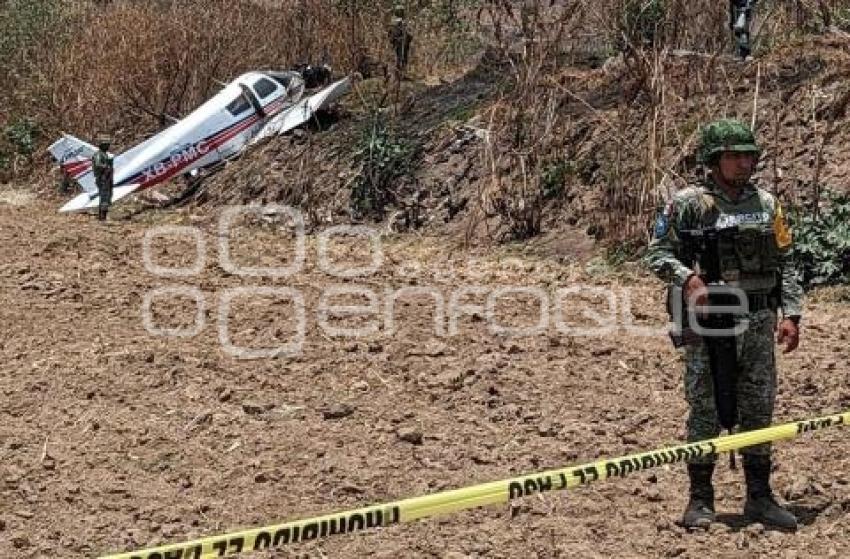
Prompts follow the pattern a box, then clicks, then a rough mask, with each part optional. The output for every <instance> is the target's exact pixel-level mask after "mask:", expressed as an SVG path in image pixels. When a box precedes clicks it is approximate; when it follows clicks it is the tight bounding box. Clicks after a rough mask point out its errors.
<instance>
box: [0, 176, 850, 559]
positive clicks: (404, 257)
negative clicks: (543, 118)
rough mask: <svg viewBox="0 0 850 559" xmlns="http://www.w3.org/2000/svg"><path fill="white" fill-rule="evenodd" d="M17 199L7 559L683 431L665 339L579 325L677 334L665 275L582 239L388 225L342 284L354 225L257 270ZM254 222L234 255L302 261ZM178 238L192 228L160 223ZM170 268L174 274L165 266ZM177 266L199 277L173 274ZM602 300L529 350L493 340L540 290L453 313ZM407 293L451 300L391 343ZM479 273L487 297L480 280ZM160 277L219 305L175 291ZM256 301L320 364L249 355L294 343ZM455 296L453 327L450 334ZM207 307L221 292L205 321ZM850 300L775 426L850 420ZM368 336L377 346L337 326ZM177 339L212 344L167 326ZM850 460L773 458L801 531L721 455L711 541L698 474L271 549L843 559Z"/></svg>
mask: <svg viewBox="0 0 850 559" xmlns="http://www.w3.org/2000/svg"><path fill="white" fill-rule="evenodd" d="M0 199H1V200H2V202H0V302H2V305H0V316H2V325H3V336H2V342H0V352H1V355H2V357H0V395H2V404H1V405H0V556H2V557H10V558H11V557H16V558H17V557H20V558H30V557H32V558H34V557H63V558H77V557H93V556H97V555H100V554H103V553H106V552H117V551H124V550H130V549H136V548H140V547H146V546H150V545H154V544H158V543H168V542H179V541H183V540H186V539H189V538H193V537H197V536H202V535H214V534H219V533H223V532H226V531H230V530H234V529H237V528H242V527H250V526H260V525H265V524H271V523H273V522H280V521H286V520H294V519H297V518H300V517H306V516H311V515H315V514H317V513H329V512H334V511H339V510H345V509H348V508H352V507H355V506H358V505H363V504H367V503H377V502H384V501H388V500H394V499H398V498H404V497H408V496H415V495H421V494H425V493H428V492H434V491H438V490H443V489H449V488H455V487H462V486H465V485H470V484H474V483H478V482H484V481H490V480H497V479H503V478H505V477H509V476H511V475H513V474H519V473H532V472H536V471H540V470H543V469H546V468H553V467H561V466H565V465H569V464H578V463H582V462H585V461H592V460H594V459H596V458H598V457H614V456H618V455H622V454H624V453H630V452H635V451H640V450H649V449H653V448H657V447H660V446H664V445H667V444H670V443H673V442H677V441H680V440H682V439H683V436H684V428H683V420H684V416H685V402H684V398H683V387H682V380H681V368H682V366H681V363H680V358H679V357H678V356H677V354H676V353H675V352H674V350H673V349H672V348H671V347H670V346H669V344H668V342H667V340H666V338H665V337H664V336H663V334H660V333H657V332H656V333H655V334H653V335H638V334H636V333H635V332H633V331H626V328H625V327H624V326H623V320H622V318H621V319H619V320H618V325H619V326H617V327H615V328H614V329H613V330H612V331H608V332H604V333H598V334H596V335H592V336H577V335H575V334H576V332H575V331H574V330H565V329H564V328H563V326H564V325H565V324H567V325H571V326H573V327H575V326H577V325H580V324H584V325H585V326H591V325H593V322H592V321H591V320H590V319H589V318H588V316H587V315H585V314H583V313H584V311H586V310H587V311H593V312H596V313H598V314H599V315H601V316H603V317H604V316H606V315H610V313H611V311H610V310H606V309H607V307H608V303H606V302H605V299H604V297H605V296H604V295H602V293H612V294H613V296H614V303H615V305H614V307H615V311H616V313H617V314H618V315H620V316H623V315H628V316H631V317H632V321H633V324H635V325H643V326H655V327H656V328H658V327H661V326H662V325H663V321H664V315H663V313H662V304H661V301H662V286H661V285H660V284H659V283H658V282H656V281H655V280H653V279H650V278H648V277H647V276H646V275H645V274H644V273H643V272H642V271H641V270H640V269H639V268H637V267H628V266H626V267H624V268H617V269H613V268H611V267H609V266H608V265H606V263H605V261H604V260H602V259H593V258H590V259H586V258H585V259H582V260H581V261H579V260H577V259H576V258H575V257H574V254H571V253H569V252H566V251H565V250H562V251H561V252H554V251H550V252H551V253H550V254H540V253H537V254H531V253H529V252H528V251H524V250H523V249H522V247H521V246H503V247H500V248H489V249H488V248H482V247H473V248H463V247H460V246H457V245H455V244H454V243H453V242H450V241H448V240H446V239H444V238H440V237H430V238H429V237H414V236H406V237H401V236H395V235H387V236H383V237H381V238H380V244H381V246H382V253H383V258H382V261H381V262H380V263H379V264H380V265H378V266H375V270H374V271H372V272H371V273H367V274H365V275H363V276H362V277H354V278H340V277H336V276H335V275H333V274H331V273H328V272H332V271H333V270H332V268H334V267H345V268H352V267H358V266H359V267H364V266H368V265H369V262H370V260H369V256H368V247H369V245H368V243H367V242H366V240H365V239H364V238H356V237H350V238H342V237H334V238H332V239H331V242H329V244H328V246H327V247H326V250H324V251H323V250H321V247H320V246H319V242H318V239H317V238H316V237H315V236H310V237H308V238H307V239H306V242H305V259H304V262H303V266H301V267H302V270H301V271H299V272H298V273H296V274H294V275H292V276H291V277H289V278H268V277H250V276H247V277H246V276H240V275H238V274H237V273H236V272H235V271H234V270H233V269H231V270H230V271H228V270H227V269H226V268H227V262H226V261H222V252H221V250H220V249H219V248H217V244H218V241H219V240H220V239H221V238H222V236H221V234H220V229H219V227H220V222H219V220H220V216H219V215H218V213H217V212H208V213H198V214H193V213H190V212H191V211H195V210H191V211H190V210H180V211H171V212H153V211H150V212H143V213H140V214H137V215H135V216H133V217H132V219H126V220H125V219H122V216H124V215H127V211H126V210H125V209H123V208H119V209H116V210H115V211H114V212H113V213H114V214H115V215H114V217H112V218H111V221H110V222H108V223H107V224H106V225H101V224H99V223H98V222H97V221H95V220H94V219H93V217H92V216H90V215H74V216H67V215H59V214H57V213H56V212H55V208H56V206H57V204H56V200H48V201H45V200H36V199H34V198H33V197H32V196H27V195H25V194H23V193H21V192H20V191H15V190H6V191H4V192H3V195H2V197H0ZM236 223H237V225H236V226H235V227H234V229H233V231H232V233H231V234H230V236H229V243H230V244H229V255H230V260H231V262H232V263H234V264H235V265H238V266H243V267H244V266H288V265H293V266H296V265H297V264H298V261H297V260H296V259H295V258H294V257H292V256H291V255H292V254H293V246H294V239H293V236H292V235H291V234H290V233H289V231H290V229H289V228H287V227H283V226H280V216H277V215H269V216H265V218H264V219H262V220H260V222H259V223H254V224H246V223H243V221H242V220H237V221H236ZM167 225H170V226H174V225H176V226H183V227H191V228H192V229H182V230H170V231H168V230H164V229H161V228H158V227H160V226H167ZM146 235H147V239H148V243H147V244H148V246H149V247H150V251H149V258H148V262H147V264H146V261H145V257H144V254H145V251H144V247H145V246H146V242H145V239H146ZM194 235H197V237H195V236H194ZM197 239H202V241H203V243H204V245H205V246H204V248H205V259H204V260H203V261H202V262H198V260H197V254H196V249H197V246H196V245H197ZM322 255H324V256H325V257H326V261H324V262H322V260H321V259H320V256H322ZM194 264H200V265H199V266H198V268H199V269H198V270H197V273H194V274H193V273H192V272H193V270H191V269H190V268H192V267H193V265H194ZM155 266H159V267H160V268H163V269H161V270H158V273H152V272H157V270H156V269H155ZM176 267H178V268H179V267H182V268H185V269H188V270H187V274H188V275H183V276H176V277H175V276H169V275H167V274H168V273H170V272H169V270H172V272H173V269H174V268H176ZM579 285H581V286H585V289H584V290H583V291H582V293H583V295H577V294H572V295H571V296H570V297H569V298H568V299H567V300H566V301H565V302H564V304H561V305H556V304H555V299H554V298H551V297H550V299H549V303H550V305H549V306H550V307H551V313H550V316H549V319H548V320H547V321H546V322H545V323H543V325H544V326H547V327H546V328H541V329H539V330H538V331H537V332H536V333H532V334H529V335H525V336H509V335H506V334H500V333H499V332H493V331H492V329H493V327H494V325H499V324H501V325H502V326H507V325H514V326H519V325H525V326H531V325H534V324H535V323H537V322H538V319H539V308H538V307H539V302H536V301H535V299H533V298H532V297H529V296H527V295H526V296H517V295H516V294H514V295H513V296H511V295H509V294H504V296H503V297H501V298H499V299H498V301H497V302H498V304H497V305H495V307H494V309H492V310H493V311H494V312H495V316H496V319H495V320H494V319H492V318H489V317H486V316H482V313H481V311H477V313H475V314H477V316H473V315H470V314H466V313H462V314H461V315H460V316H459V317H458V319H457V320H456V321H455V322H454V323H452V321H451V316H452V309H455V310H457V309H459V308H460V307H461V306H462V305H463V304H470V305H471V304H474V303H479V304H483V303H484V301H485V300H486V299H487V297H488V295H492V294H493V293H498V292H497V291H496V290H498V289H499V288H502V287H510V286H523V287H531V288H539V289H540V290H543V293H545V294H549V295H551V294H552V293H554V292H555V290H556V289H558V288H562V287H570V286H579ZM405 286H408V287H409V286H417V287H420V288H428V289H430V290H431V291H430V293H431V295H421V293H420V295H419V296H412V295H411V296H409V297H400V298H399V299H398V301H397V304H396V306H395V309H394V312H393V318H394V321H393V324H392V325H391V326H392V328H389V327H388V326H389V325H388V324H387V323H385V321H384V319H383V318H380V317H383V313H384V311H385V309H386V306H387V302H388V301H389V300H391V299H392V297H391V295H390V294H388V292H387V290H389V291H390V293H392V292H393V291H394V290H398V289H401V288H403V287H405ZM470 286H478V287H479V288H480V289H479V290H478V291H476V292H464V291H463V290H464V289H465V288H469V287H470ZM587 286H594V287H596V288H599V289H598V290H597V291H595V292H594V291H591V290H589V289H587ZM163 287H183V288H192V289H196V290H197V291H194V292H190V297H187V296H186V295H185V294H184V295H183V296H182V297H173V296H169V295H168V294H167V293H165V292H163V291H162V290H160V291H152V290H155V289H158V288H163ZM248 287H252V288H254V287H267V288H268V287H276V288H284V287H286V288H289V289H290V291H289V294H290V295H295V296H296V297H298V296H300V297H302V298H303V302H304V305H303V309H304V329H303V343H301V344H300V347H299V348H297V351H295V350H294V351H292V352H291V354H287V353H286V352H284V353H281V354H279V355H278V356H277V357H276V358H256V359H239V358H237V357H235V356H233V355H232V353H233V352H234V351H235V350H236V348H237V346H238V347H242V348H248V349H251V348H253V349H258V348H263V347H270V346H276V345H280V344H284V343H287V342H288V341H292V340H298V339H299V331H298V324H297V320H296V318H297V314H298V313H297V309H296V307H295V305H294V304H293V303H292V301H291V300H290V301H286V300H284V299H282V298H281V297H280V296H279V294H278V296H277V297H275V296H269V295H268V294H266V295H263V294H262V293H256V292H255V293H254V294H253V295H250V294H247V295H246V294H245V293H244V292H243V293H241V294H240V293H237V292H234V291H232V289H234V288H248ZM332 288H335V289H337V290H338V291H339V290H342V289H346V288H347V289H349V291H351V292H354V293H357V292H356V291H354V290H356V289H360V290H361V293H362V290H363V289H367V288H368V289H371V290H373V292H374V293H375V296H374V297H375V300H374V301H373V302H372V303H374V304H375V305H376V308H379V309H380V312H379V313H378V314H376V315H371V316H365V317H364V316H361V317H356V316H355V317H351V316H349V317H342V318H340V317H339V316H335V315H334V314H333V313H331V314H330V315H329V316H327V317H325V318H326V320H324V319H323V315H322V312H323V311H322V309H323V301H324V306H325V307H327V306H328V304H330V305H332V306H333V305H339V304H340V303H342V302H348V303H350V304H359V305H364V304H365V303H366V302H368V300H367V299H365V298H364V297H363V295H362V294H361V295H360V296H359V297H358V296H352V295H351V294H349V295H348V296H345V295H339V294H338V293H337V294H336V295H334V294H333V292H332V291H331V289H332ZM603 288H604V290H606V291H603V290H602V289H603ZM434 294H437V295H434ZM440 295H441V296H442V297H443V298H444V301H445V306H446V313H445V316H443V317H439V315H438V316H437V320H436V322H435V319H434V312H433V309H434V303H433V300H434V298H435V297H436V298H439V297H440ZM191 297H197V298H199V299H202V300H203V301H204V304H205V308H203V309H202V312H201V313H200V315H198V316H196V307H197V305H196V302H194V301H193V300H192V298H191ZM228 300H230V308H229V312H228V313H227V316H228V318H226V319H225V320H221V319H220V318H219V315H220V312H221V309H222V304H223V303H226V302H227V301H228ZM627 300H630V303H631V308H630V309H627V308H625V306H624V303H625V302H626V301H627ZM848 300H850V297H847V293H846V292H841V291H831V292H821V293H818V294H816V295H815V296H812V297H810V298H809V300H808V302H807V306H806V318H805V322H804V328H803V330H802V336H803V337H802V344H801V347H800V349H799V350H798V351H797V352H795V353H793V354H791V355H789V356H782V357H780V358H779V363H780V364H779V366H780V369H781V371H780V373H781V381H780V391H779V398H778V400H779V403H778V407H777V413H776V419H777V421H786V420H792V419H802V418H807V417H811V416H817V415H822V414H828V413H832V412H837V411H840V410H844V409H847V408H850V377H848V344H847V336H848V327H850V306H848ZM146 301H147V302H148V303H150V304H149V305H147V307H146ZM145 308H149V309H150V313H145V312H144V309H145ZM556 308H560V309H561V311H560V314H558V312H557V310H556ZM146 316H147V323H146V318H145V317H146ZM376 316H377V317H379V318H380V320H376V319H375V317H376ZM556 320H560V321H561V326H562V327H561V328H560V331H559V328H558V327H557V323H556ZM452 326H455V328H454V329H453V328H452ZM354 327H359V328H360V329H362V330H366V331H367V335H366V336H364V337H360V338H353V337H351V336H350V335H347V334H346V333H345V332H342V331H334V330H333V328H337V329H340V328H354ZM370 327H371V330H372V331H371V333H369V332H368V330H369V329H370ZM168 328H178V329H182V330H183V331H184V333H187V334H189V335H186V336H184V337H175V336H165V335H162V332H160V333H159V335H156V332H155V331H154V330H156V329H159V330H163V329H168ZM193 329H194V330H195V331H197V333H193V332H189V330H193ZM441 329H445V331H443V330H441ZM152 332H153V333H152ZM222 338H225V341H229V342H230V344H231V347H230V348H229V349H228V348H227V347H225V346H224V345H223V344H222V343H221V342H222ZM848 451H850V442H848V433H847V432H846V431H843V430H841V429H832V430H824V431H820V432H817V433H813V434H810V435H806V436H803V437H801V438H800V439H797V440H795V441H792V442H784V443H780V444H778V445H777V464H778V465H777V469H776V472H775V475H774V481H775V486H776V488H777V490H778V493H779V495H780V496H781V497H782V498H783V499H786V500H788V501H790V503H791V505H792V507H793V508H794V510H795V511H796V512H797V513H798V514H799V515H800V517H801V519H802V527H801V529H800V530H799V532H798V533H796V534H785V533H778V532H772V531H765V530H764V528H763V527H761V526H760V525H749V526H748V525H746V523H745V522H744V521H743V519H742V517H741V516H740V511H741V508H742V505H743V501H742V480H741V478H742V474H741V472H740V471H737V472H733V471H730V470H729V468H728V466H727V465H726V461H722V466H721V467H720V468H719V473H718V475H717V482H718V492H719V502H718V508H719V512H720V513H721V522H718V523H717V524H715V525H714V526H713V527H712V528H711V530H710V531H709V532H707V533H694V534H691V533H687V532H686V531H684V530H682V529H681V528H679V527H678V526H677V525H676V523H675V522H676V521H677V520H678V518H679V516H680V514H681V511H682V509H683V507H684V505H685V494H684V491H685V486H686V478H685V474H684V468H683V467H682V466H681V465H676V466H670V467H665V468H661V469H657V470H653V471H646V472H641V473H638V474H635V475H633V476H631V477H628V478H625V479H619V480H612V481H609V482H604V483H600V484H596V485H593V486H589V487H585V488H581V489H579V490H576V491H573V492H559V493H547V494H545V495H544V496H535V497H532V498H528V499H526V500H523V501H519V502H517V503H515V504H514V505H513V506H512V507H509V506H508V505H505V506H493V507H489V508H485V509H478V510H474V511H470V512H464V513H459V514H454V515H450V516H446V517H441V518H437V519H430V520H424V521H419V522H415V523H411V524H404V525H399V526H393V527H390V528H385V529H381V530H377V531H372V532H366V533H360V534H354V535H348V536H341V537H336V538H331V539H326V540H323V541H321V542H315V543H312V544H305V545H300V546H296V547H294V548H292V550H291V551H285V552H284V551H280V552H277V553H276V554H274V555H271V554H265V555H262V554H256V555H255V556H256V557H271V556H274V557H295V556H302V555H306V556H309V557H362V556H373V557H440V558H453V559H459V558H462V557H540V558H550V557H612V556H615V557H650V556H661V557H705V556H713V557H761V556H764V557H768V556H769V557H783V558H792V557H846V556H847V555H848V553H849V552H850V537H848V528H847V526H848V514H850V485H848V484H850V476H848V468H850V452H848Z"/></svg>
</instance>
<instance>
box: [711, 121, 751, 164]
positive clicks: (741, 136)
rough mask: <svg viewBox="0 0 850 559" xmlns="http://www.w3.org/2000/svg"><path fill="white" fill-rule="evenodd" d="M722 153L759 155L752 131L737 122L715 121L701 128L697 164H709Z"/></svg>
mask: <svg viewBox="0 0 850 559" xmlns="http://www.w3.org/2000/svg"><path fill="white" fill-rule="evenodd" d="M724 151H734V152H739V153H752V154H754V155H755V156H756V157H758V155H759V153H761V150H760V149H759V147H758V145H757V144H756V138H755V135H753V132H752V130H750V128H749V127H748V126H747V125H746V124H744V123H743V122H741V121H739V120H733V119H722V120H715V121H714V122H710V123H708V124H706V125H705V126H703V128H702V130H701V132H700V142H699V151H698V153H697V158H698V160H699V162H700V163H705V164H711V163H713V162H714V161H715V159H716V158H717V157H719V156H720V154H721V153H723V152H724Z"/></svg>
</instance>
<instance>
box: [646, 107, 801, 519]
mask: <svg viewBox="0 0 850 559" xmlns="http://www.w3.org/2000/svg"><path fill="white" fill-rule="evenodd" d="M759 153H760V150H759V148H758V146H757V145H756V143H755V137H754V136H753V133H752V132H751V131H750V129H749V128H748V127H747V126H746V125H745V124H743V123H741V122H738V121H735V120H719V121H716V122H712V123H711V124H708V125H707V126H705V127H704V128H703V129H702V132H701V141H700V148H699V154H698V155H699V158H700V160H701V162H702V163H703V164H704V165H706V166H707V167H708V168H709V169H710V173H709V175H708V177H707V179H706V180H704V181H703V182H701V183H699V184H693V185H691V186H689V187H688V188H685V189H683V190H680V191H679V192H677V193H676V194H675V196H673V198H672V200H670V202H669V203H668V204H667V206H666V207H665V209H664V210H663V212H662V213H661V214H660V215H659V217H658V220H657V221H656V224H655V231H654V239H653V240H652V241H651V243H650V246H649V248H648V250H647V255H646V261H647V263H648V265H649V267H650V268H651V269H652V270H653V272H655V274H656V275H657V276H658V277H659V278H661V279H662V280H663V281H665V282H667V283H668V284H671V285H672V286H675V287H677V288H681V289H682V293H683V295H684V300H685V301H688V302H694V303H696V305H705V304H706V303H707V302H708V295H709V291H708V288H707V286H706V284H705V282H704V281H703V279H702V278H701V277H700V275H699V274H697V273H696V272H695V270H694V269H692V268H691V265H692V262H689V261H688V259H687V258H685V257H683V255H684V254H686V253H687V247H686V246H685V243H684V240H685V239H687V238H688V235H690V234H691V232H692V231H709V230H710V229H711V230H712V231H714V232H716V231H724V233H723V238H724V239H726V241H725V244H722V245H720V244H718V245H717V250H718V252H719V253H720V254H715V255H714V256H715V258H716V260H714V261H713V262H719V267H720V274H721V276H722V277H723V278H724V280H725V285H727V286H729V287H734V288H737V289H739V290H741V291H740V292H739V293H745V297H744V298H745V299H746V301H744V302H746V304H747V307H748V308H747V310H746V312H745V313H744V314H741V315H737V316H736V317H735V318H734V320H735V323H736V326H737V325H740V326H743V327H744V329H743V332H742V333H736V334H735V335H734V340H733V343H732V344H731V347H732V350H733V351H735V350H737V354H736V355H735V357H733V359H735V358H736V359H737V365H736V367H735V368H736V369H737V371H736V373H735V376H736V377H737V378H736V382H735V386H734V387H733V388H732V389H733V390H735V391H736V399H737V410H736V412H735V413H737V416H736V417H737V425H739V426H740V431H749V430H753V429H760V428H764V427H768V426H769V425H770V424H771V422H772V417H773V408H774V400H775V397H776V362H775V356H774V332H776V333H777V336H776V342H775V343H780V344H781V343H784V344H785V348H784V351H783V353H788V352H790V351H793V350H794V349H796V347H797V345H798V343H799V330H798V326H799V322H800V315H801V306H802V296H803V293H802V288H801V286H800V283H799V280H798V276H797V273H796V270H795V269H794V265H793V260H792V256H791V250H792V238H791V231H790V230H789V228H788V224H787V223H786V220H785V216H784V214H783V212H782V206H781V205H780V204H779V201H778V200H777V199H776V198H775V197H774V196H773V195H772V194H770V193H769V192H767V191H765V190H762V189H761V188H758V187H756V186H755V185H754V184H753V183H752V182H751V181H750V178H751V176H752V174H753V172H754V170H755V166H756V162H757V160H758V156H759ZM779 311H781V320H779V321H778V324H777V317H778V312H779ZM709 312H711V311H709ZM710 334H711V333H710V332H707V333H703V335H702V337H700V336H692V337H691V338H690V339H688V340H687V341H686V342H685V362H686V364H685V379H684V384H685V392H686V397H687V401H688V404H689V407H690V414H689V417H688V421H687V430H688V441H699V440H704V439H710V438H713V437H716V436H717V435H718V434H719V433H720V428H721V427H720V423H719V417H718V404H717V401H716V400H715V385H714V382H713V381H714V377H713V376H712V370H711V361H710V358H709V355H710V353H709V351H708V350H707V344H708V341H707V340H709V338H708V336H709V335H710ZM709 341H710V340H709ZM718 394H720V391H718ZM741 454H742V455H743V462H744V474H745V477H746V484H747V501H746V506H745V507H744V514H745V515H746V517H747V518H748V519H750V520H752V521H756V522H761V523H763V524H765V525H772V526H775V527H779V528H783V529H794V528H796V526H797V520H796V518H795V517H794V515H793V514H791V513H790V512H788V511H787V510H785V509H784V508H782V507H781V506H780V505H779V504H778V503H777V502H776V500H775V499H774V496H773V493H772V491H771V488H770V472H771V447H770V444H760V445H756V446H751V447H748V448H744V449H742V450H741ZM715 459H716V457H715V456H706V457H703V458H700V459H695V460H694V461H693V462H691V463H689V464H688V475H689V478H690V501H689V503H688V506H687V509H686V510H685V513H684V517H683V519H682V524H683V525H684V526H686V527H689V528H693V527H703V528H704V527H708V526H709V525H710V524H711V522H712V521H714V489H713V487H712V483H711V478H712V474H713V472H714V465H715Z"/></svg>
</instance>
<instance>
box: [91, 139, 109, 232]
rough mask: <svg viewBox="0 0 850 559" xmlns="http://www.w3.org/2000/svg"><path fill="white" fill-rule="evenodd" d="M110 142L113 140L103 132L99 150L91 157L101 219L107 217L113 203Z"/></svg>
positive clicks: (98, 216)
mask: <svg viewBox="0 0 850 559" xmlns="http://www.w3.org/2000/svg"><path fill="white" fill-rule="evenodd" d="M110 144H111V141H110V139H109V137H108V136H106V135H103V134H101V135H100V136H98V139H97V147H98V150H97V151H96V152H95V153H94V155H93V156H92V158H91V167H92V172H93V173H94V180H95V184H97V194H98V197H99V198H98V200H99V203H98V214H97V219H98V220H100V221H104V220H105V219H106V213H107V212H108V211H109V205H110V204H111V203H112V188H113V165H112V156H111V155H109V146H110Z"/></svg>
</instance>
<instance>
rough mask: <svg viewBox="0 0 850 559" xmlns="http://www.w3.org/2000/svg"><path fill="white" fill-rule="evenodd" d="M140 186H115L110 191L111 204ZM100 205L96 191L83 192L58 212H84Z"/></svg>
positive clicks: (139, 184) (138, 184)
mask: <svg viewBox="0 0 850 559" xmlns="http://www.w3.org/2000/svg"><path fill="white" fill-rule="evenodd" d="M140 186H141V183H137V184H125V185H123V186H116V187H115V188H114V189H112V203H115V202H117V201H118V200H120V199H121V198H125V197H127V196H129V195H130V194H132V193H133V192H135V191H136V190H138V188H139V187H140ZM99 204H100V196H98V194H97V189H95V191H94V192H92V193H89V192H83V193H82V194H80V195H79V196H77V197H75V198H72V199H71V200H70V201H69V202H68V203H67V204H65V205H64V206H62V207H61V208H59V211H60V212H75V211H79V210H86V209H89V208H96V207H98V205H99Z"/></svg>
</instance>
